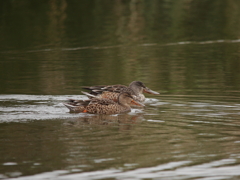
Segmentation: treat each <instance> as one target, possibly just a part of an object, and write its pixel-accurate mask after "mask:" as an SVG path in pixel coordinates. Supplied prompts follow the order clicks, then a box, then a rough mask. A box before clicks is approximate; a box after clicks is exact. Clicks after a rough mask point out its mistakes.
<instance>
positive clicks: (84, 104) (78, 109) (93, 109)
mask: <svg viewBox="0 0 240 180" xmlns="http://www.w3.org/2000/svg"><path fill="white" fill-rule="evenodd" d="M64 105H65V106H66V107H67V108H68V109H69V110H70V112H72V113H90V114H105V115H111V114H120V113H125V112H129V111H131V105H136V106H141V107H143V106H145V105H144V104H142V103H140V102H137V101H135V100H134V98H133V96H132V95H131V94H130V93H128V92H123V93H120V94H119V95H118V98H117V102H115V101H113V100H111V99H106V98H97V97H95V98H91V99H87V100H74V99H69V100H68V102H67V103H64Z"/></svg>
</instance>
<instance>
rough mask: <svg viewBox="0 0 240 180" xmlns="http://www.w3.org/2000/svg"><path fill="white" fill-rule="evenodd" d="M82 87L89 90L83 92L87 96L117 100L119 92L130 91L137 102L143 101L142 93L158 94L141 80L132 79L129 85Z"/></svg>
mask: <svg viewBox="0 0 240 180" xmlns="http://www.w3.org/2000/svg"><path fill="white" fill-rule="evenodd" d="M83 89H86V90H90V92H89V93H87V92H83V93H84V94H85V95H87V96H88V97H89V98H93V97H98V98H107V99H111V100H113V101H115V102H117V98H118V95H119V93H122V92H128V93H130V94H131V95H132V96H133V98H134V100H136V101H139V102H144V101H145V96H144V95H143V93H149V94H154V95H157V94H160V93H158V92H156V91H153V90H151V89H149V88H148V87H146V86H145V85H144V84H143V83H142V82H141V81H133V82H131V83H130V84H129V86H124V85H120V84H117V85H107V86H105V85H99V86H84V87H83Z"/></svg>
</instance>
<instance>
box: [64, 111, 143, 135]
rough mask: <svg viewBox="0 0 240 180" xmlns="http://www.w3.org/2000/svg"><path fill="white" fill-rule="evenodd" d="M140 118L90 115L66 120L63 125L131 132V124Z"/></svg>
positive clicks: (120, 115)
mask: <svg viewBox="0 0 240 180" xmlns="http://www.w3.org/2000/svg"><path fill="white" fill-rule="evenodd" d="M139 117H140V116H139V115H137V116H136V115H135V116H132V115H129V114H119V115H91V116H86V117H79V118H76V119H72V120H68V121H66V122H65V123H64V125H66V126H70V127H71V126H74V127H82V126H88V125H104V126H114V127H119V130H120V131H124V130H131V128H132V124H135V123H136V122H137V120H138V118H139Z"/></svg>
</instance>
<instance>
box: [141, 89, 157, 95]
mask: <svg viewBox="0 0 240 180" xmlns="http://www.w3.org/2000/svg"><path fill="white" fill-rule="evenodd" d="M143 92H144V93H148V94H154V95H158V94H160V93H158V92H156V91H153V90H151V89H149V88H144V89H143Z"/></svg>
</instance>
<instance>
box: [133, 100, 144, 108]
mask: <svg viewBox="0 0 240 180" xmlns="http://www.w3.org/2000/svg"><path fill="white" fill-rule="evenodd" d="M131 104H132V105H137V106H142V107H143V106H145V105H144V104H142V103H140V102H137V101H134V100H132V101H131Z"/></svg>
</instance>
